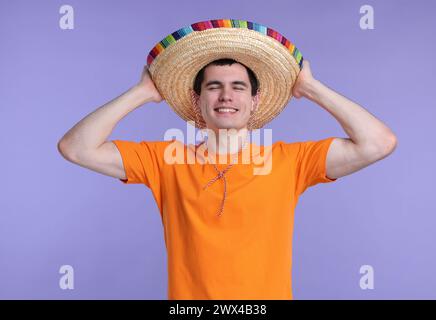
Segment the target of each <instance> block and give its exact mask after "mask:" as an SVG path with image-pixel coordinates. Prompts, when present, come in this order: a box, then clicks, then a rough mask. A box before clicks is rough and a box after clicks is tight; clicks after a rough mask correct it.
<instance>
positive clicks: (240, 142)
mask: <svg viewBox="0 0 436 320" xmlns="http://www.w3.org/2000/svg"><path fill="white" fill-rule="evenodd" d="M207 130H208V139H207V141H206V144H207V150H208V152H209V153H210V154H236V153H238V152H239V151H240V150H241V149H242V148H243V147H244V144H245V143H248V141H247V142H246V139H248V138H249V137H248V135H249V132H248V130H247V128H242V129H239V130H236V129H229V130H226V129H222V130H216V131H215V130H214V131H212V130H210V129H207Z"/></svg>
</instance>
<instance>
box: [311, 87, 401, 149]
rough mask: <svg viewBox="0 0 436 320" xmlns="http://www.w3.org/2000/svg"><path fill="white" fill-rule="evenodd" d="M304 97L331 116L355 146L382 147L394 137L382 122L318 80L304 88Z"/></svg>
mask: <svg viewBox="0 0 436 320" xmlns="http://www.w3.org/2000/svg"><path fill="white" fill-rule="evenodd" d="M305 97H306V98H308V99H309V100H311V101H313V102H315V103H317V104H318V105H319V106H321V107H322V108H324V109H325V110H327V111H328V112H329V113H330V114H331V115H333V116H334V117H335V118H336V120H337V121H338V122H339V123H340V124H341V126H342V128H343V129H344V130H345V132H346V133H347V135H348V136H349V137H350V139H351V140H352V141H353V142H354V143H355V144H357V145H360V146H370V147H373V146H377V145H380V146H381V147H383V146H384V145H385V144H386V143H389V142H390V140H391V139H392V138H393V137H394V134H393V132H392V131H391V130H390V129H389V128H388V127H387V126H386V125H385V124H384V123H383V122H381V121H380V120H378V119H377V118H376V117H374V116H373V115H372V114H371V113H369V112H368V111H366V110H365V109H364V108H363V107H361V106H360V105H358V104H357V103H354V102H353V101H351V100H349V99H347V98H346V97H344V96H342V95H340V94H339V93H337V92H335V91H333V90H332V89H330V88H328V87H327V86H326V85H324V84H322V83H321V82H320V81H318V80H314V81H311V82H310V84H309V85H308V86H307V87H306V91H305Z"/></svg>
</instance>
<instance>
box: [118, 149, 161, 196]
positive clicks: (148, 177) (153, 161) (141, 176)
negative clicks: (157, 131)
mask: <svg viewBox="0 0 436 320" xmlns="http://www.w3.org/2000/svg"><path fill="white" fill-rule="evenodd" d="M112 142H113V143H114V144H115V146H116V147H117V148H118V150H119V152H120V154H121V158H122V160H123V166H124V171H125V173H126V179H119V180H120V181H121V182H123V183H125V184H133V183H143V184H145V185H146V186H147V187H149V188H151V187H154V188H156V187H159V185H160V169H161V166H162V164H161V163H162V159H163V151H162V146H161V145H162V141H141V142H134V141H125V140H112Z"/></svg>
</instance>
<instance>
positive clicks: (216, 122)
mask: <svg viewBox="0 0 436 320" xmlns="http://www.w3.org/2000/svg"><path fill="white" fill-rule="evenodd" d="M240 23H241V22H240ZM234 25H238V26H240V25H241V24H232V26H234ZM193 26H194V25H193ZM209 26H212V27H210V28H216V29H220V28H221V29H222V30H213V31H216V32H222V34H220V36H223V35H224V36H228V37H233V36H234V37H235V38H232V39H233V40H235V39H240V38H241V37H238V35H237V34H236V33H235V34H233V33H229V31H230V30H227V29H224V28H223V27H222V25H221V24H220V23H217V22H215V23H213V24H212V23H210V24H209ZM217 26H218V27H217ZM245 26H246V25H245ZM251 26H253V25H251ZM203 31H204V30H203V29H202V30H198V32H199V33H201V32H203ZM209 31H211V30H210V29H209ZM239 31H241V30H238V32H239ZM252 31H254V32H255V33H253V32H252ZM232 32H233V31H232ZM241 32H244V35H245V36H247V35H248V36H252V37H253V38H255V37H259V34H258V33H260V32H259V31H258V30H255V28H254V27H253V29H250V30H246V29H244V30H242V31H241ZM268 34H273V35H275V36H276V34H275V33H268ZM191 35H192V37H191V36H190V37H185V38H181V39H178V41H177V42H178V44H177V45H179V44H180V46H182V45H184V44H183V42H182V41H184V40H186V41H188V40H189V41H196V40H195V37H196V35H197V33H192V34H191ZM212 37H213V36H212V35H211V38H212ZM265 37H266V36H265V34H261V35H260V38H256V40H259V39H261V41H263V42H264V43H265V48H264V50H267V49H268V48H273V50H279V51H280V50H282V49H283V48H281V47H280V48H279V49H277V46H276V43H272V44H271V43H270V42H268V41H270V39H266V38H265ZM245 39H246V38H245ZM276 39H277V38H276ZM202 41H203V44H204V39H202ZM235 41H240V42H241V45H240V47H241V50H244V53H246V52H247V47H246V46H245V45H244V44H245V41H248V40H243V41H241V40H235ZM274 41H275V40H274ZM211 43H212V44H213V46H211V49H210V50H209V53H210V55H211V56H210V57H209V62H208V63H207V64H205V63H204V62H203V64H202V67H201V68H200V67H193V68H192V69H193V70H192V71H191V73H190V74H188V75H187V71H184V70H185V69H184V68H183V67H182V66H181V62H180V61H175V60H176V58H175V57H172V58H171V59H170V58H169V57H168V55H170V54H172V53H171V52H170V51H169V50H166V51H165V52H164V53H160V55H161V56H160V57H158V58H156V57H157V56H155V57H153V58H155V59H159V60H157V62H156V63H162V65H161V66H160V67H157V66H156V64H154V65H153V64H152V65H151V66H152V68H153V71H152V73H153V77H154V79H156V82H154V81H152V78H151V74H150V72H149V69H148V68H147V67H145V68H144V70H143V73H142V77H141V81H140V82H139V83H138V84H137V85H135V86H133V87H132V88H131V89H129V90H128V91H127V92H125V93H124V94H122V95H121V96H119V97H118V98H116V99H114V100H112V101H110V102H109V103H107V104H106V105H104V106H102V107H100V108H99V109H97V110H96V111H94V112H93V113H91V114H90V115H88V116H87V117H85V118H84V119H83V120H81V121H80V122H79V123H77V124H76V125H75V126H74V127H73V128H72V129H70V131H68V132H67V133H66V134H65V136H64V137H63V138H62V139H61V140H60V142H59V144H58V149H59V151H60V152H61V154H62V155H63V156H64V157H65V158H66V159H67V160H69V161H71V162H73V163H76V164H78V165H81V166H83V167H85V168H88V169H91V170H94V171H97V172H100V173H102V174H105V175H109V176H112V177H115V178H118V179H120V180H121V181H122V182H123V183H143V184H145V185H146V186H147V187H149V188H150V189H151V191H152V193H153V196H154V199H155V201H156V203H157V205H158V208H159V211H160V214H161V218H162V223H163V226H164V233H165V244H166V248H167V253H168V277H169V281H168V297H169V299H292V298H293V297H292V281H291V280H292V279H291V268H292V259H291V258H292V234H293V214H294V209H295V206H296V204H297V201H298V197H299V195H300V194H302V193H303V192H304V191H305V190H306V189H307V188H308V187H310V186H313V185H315V184H317V183H324V182H332V181H335V180H336V179H337V178H339V177H342V176H345V175H348V174H351V173H353V172H355V171H357V170H360V169H362V168H364V167H366V166H368V165H370V164H372V163H374V162H376V161H378V160H380V159H383V158H385V157H386V156H387V155H389V154H390V153H392V152H393V150H394V149H395V146H396V137H395V135H394V134H393V132H392V131H391V130H390V129H389V128H388V127H387V126H386V125H384V124H383V123H382V122H381V121H379V120H378V119H376V118H375V117H374V116H372V115H371V114H370V113H368V112H367V111H366V110H365V109H363V108H362V107H361V106H359V105H357V104H356V103H354V102H352V101H350V100H348V99H347V98H345V97H343V96H341V95H340V94H338V93H336V92H334V91H333V90H331V89H329V88H328V87H327V86H325V85H324V84H322V83H321V82H320V81H318V80H316V79H314V77H313V76H312V73H311V70H310V64H309V62H308V61H307V60H304V61H302V60H301V61H300V62H301V64H300V66H299V68H301V71H299V72H298V73H295V74H294V73H292V72H293V71H292V70H293V69H292V67H295V66H298V65H297V64H295V61H293V60H292V61H291V60H289V61H291V62H290V63H289V66H290V68H291V69H289V70H285V71H283V73H284V74H285V76H289V75H293V77H290V78H289V79H291V80H292V81H291V82H290V83H288V82H287V80H286V79H285V80H283V81H279V80H276V79H274V78H272V77H270V76H267V75H268V74H269V73H274V72H275V73H277V72H281V70H282V69H283V65H284V64H283V63H277V62H275V61H272V60H270V61H265V60H268V59H266V58H262V59H258V60H256V61H258V63H259V65H256V64H255V63H253V64H252V67H253V68H256V71H257V72H255V71H254V70H252V68H250V67H248V66H247V65H249V64H250V61H251V60H253V58H252V57H250V58H248V59H246V61H244V63H242V62H241V61H235V59H233V60H232V59H227V58H226V56H228V55H231V53H234V52H235V50H236V49H235V47H237V46H238V45H235V43H237V42H232V41H223V43H222V44H220V45H221V47H217V43H216V42H215V41H211ZM228 43H231V45H230V47H229V48H228V50H227V51H226V50H224V49H226V48H227V47H226V46H227V45H228ZM281 43H286V41H282V42H281ZM172 45H173V46H175V45H174V44H172ZM192 47H194V48H195V47H197V46H190V48H192ZM174 48H175V47H174ZM220 48H221V49H223V48H224V49H223V50H222V52H221V53H220V54H219V55H218V56H219V58H218V59H216V58H215V57H216V53H215V52H216V51H219V50H220ZM249 50H252V52H251V53H250V54H252V55H255V54H257V53H258V52H259V49H249ZM294 50H295V49H294ZM174 51H177V50H174ZM205 51H206V52H207V51H208V49H207V46H203V47H202V49H201V51H199V52H198V53H197V55H198V56H201V55H202V54H204V52H205ZM261 51H262V50H261ZM262 52H263V51H262ZM274 52H276V51H274ZM286 52H287V53H285V54H289V51H286ZM294 52H295V51H294ZM276 53H277V52H276ZM166 54H168V55H166ZM179 54H180V53H179ZM280 54H281V53H280ZM247 55H249V53H247ZM277 55H278V53H277V54H276V56H277ZM233 56H234V57H235V54H233ZM289 56H290V55H289ZM294 56H295V55H294ZM196 57H197V56H196V54H195V53H194V54H193V59H195V58H196ZM244 57H245V56H244V55H241V56H240V58H241V60H243V59H244ZM288 58H289V57H286V59H288ZM192 61H196V60H192ZM192 61H188V62H186V63H187V64H189V63H192ZM149 62H150V61H149ZM171 62H173V63H174V65H177V66H179V67H180V68H181V70H182V71H180V74H183V76H184V77H187V78H188V79H189V81H188V82H187V83H188V85H186V86H183V84H180V83H181V81H182V80H178V79H179V78H178V76H177V74H176V75H175V74H174V72H175V71H174V68H171ZM153 63H154V62H153ZM261 63H265V64H264V65H261ZM149 64H150V63H149ZM271 66H272V67H271ZM165 68H168V70H169V71H165ZM269 68H271V69H269ZM285 68H286V67H285ZM198 70H200V71H198ZM170 71H171V79H170V78H169V75H165V72H168V74H170ZM297 75H298V77H297ZM277 76H278V75H277ZM280 79H281V78H280ZM165 81H167V82H168V81H170V83H173V86H180V87H177V88H175V89H174V90H173V88H172V87H171V86H168V85H167V84H166V83H165ZM156 83H158V87H159V88H160V89H159V90H158V89H157V87H156ZM288 85H290V87H289V88H288V87H287V86H288ZM281 86H283V87H284V88H288V89H289V92H290V93H291V94H292V96H294V97H296V98H301V97H305V98H307V99H310V100H311V101H313V102H315V103H316V104H318V105H319V106H321V107H322V108H324V109H325V110H326V111H328V112H329V113H330V114H331V115H332V116H333V117H334V118H335V119H336V120H337V121H338V122H339V123H340V124H341V126H342V127H343V128H344V130H345V132H346V133H347V135H348V138H336V137H330V138H326V139H323V140H320V141H306V142H294V143H285V142H282V141H279V142H276V143H274V144H273V145H272V147H271V148H270V149H268V150H267V149H266V148H261V151H262V152H261V153H263V156H264V158H263V159H264V161H266V162H269V163H270V169H271V170H270V171H268V172H266V173H265V172H263V173H260V174H254V172H255V170H254V168H255V165H254V163H253V161H250V162H249V163H241V161H240V159H239V157H240V155H241V152H242V150H243V149H244V148H246V147H247V142H246V141H247V139H246V138H247V135H248V133H249V132H250V130H251V129H253V128H260V127H262V126H263V125H264V124H265V123H266V122H268V121H270V120H271V119H272V118H273V117H274V116H275V115H277V114H278V113H279V111H280V110H281V109H280V108H282V107H283V103H277V102H276V103H274V101H275V100H270V102H269V103H265V101H266V100H267V99H268V98H271V96H273V98H274V97H275V98H277V99H280V97H281V96H280V95H281V94H282V93H283V91H274V90H278V89H277V88H279V89H280V88H281ZM262 88H263V90H262ZM176 89H177V90H176ZM160 92H164V94H163V95H164V96H165V97H166V99H165V100H166V101H167V102H168V103H169V104H170V106H171V107H173V109H174V110H175V111H176V112H177V113H178V114H179V115H181V116H182V117H183V118H184V119H192V120H194V121H196V125H197V126H198V127H199V128H207V129H208V130H209V133H210V134H212V133H213V134H215V137H216V139H207V141H205V143H203V144H200V145H195V146H194V145H184V144H183V143H181V142H176V141H155V142H152V141H141V142H140V143H137V142H132V141H122V140H114V141H107V138H108V136H109V135H110V133H111V131H112V130H113V128H114V127H115V125H116V124H117V123H118V122H119V121H120V120H121V119H122V118H123V117H124V116H125V115H126V114H128V113H129V112H131V111H133V110H134V109H136V108H137V107H139V106H141V105H143V104H145V103H148V102H156V103H157V102H160V101H162V100H163V97H162V95H161V93H160ZM174 92H181V94H180V96H178V97H176V98H175V96H173V94H175V93H174ZM187 97H190V100H189V101H188V100H187V99H188V98H187ZM262 97H263V98H262ZM262 99H263V100H262ZM288 99H289V96H287V95H286V94H285V95H284V96H283V101H284V102H286V101H288ZM262 103H264V104H262ZM184 105H186V107H185V109H182V107H183V106H184ZM180 106H182V107H180ZM177 108H180V109H177ZM268 108H273V109H268ZM274 108H275V109H274ZM271 115H272V116H271ZM223 129H228V130H226V131H224V134H223V133H222V132H223ZM220 131H221V132H220ZM213 134H212V136H213ZM235 137H236V139H234V138H235ZM174 143H178V146H179V147H181V148H182V149H183V150H184V159H183V160H184V162H183V163H178V164H175V163H170V162H169V161H168V159H167V156H168V154H167V153H166V151H167V150H168V148H169V147H170V146H171V145H172V144H174ZM248 146H249V147H252V146H253V144H251V143H248ZM201 148H203V149H201ZM199 151H201V152H199ZM265 154H267V156H266V157H265ZM189 155H191V156H194V158H195V159H198V160H200V161H195V163H187V162H186V160H187V159H188V158H189ZM216 155H225V156H226V157H227V156H229V158H230V160H231V162H230V163H229V162H225V163H216V162H213V161H212V162H210V161H209V160H210V159H211V156H212V158H213V157H214V156H216ZM259 155H260V153H258V154H250V157H251V158H250V160H254V158H255V157H257V156H259ZM234 159H237V160H238V161H236V162H235V161H233V160H234Z"/></svg>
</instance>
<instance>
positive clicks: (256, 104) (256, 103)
mask: <svg viewBox="0 0 436 320" xmlns="http://www.w3.org/2000/svg"><path fill="white" fill-rule="evenodd" d="M259 101H260V90H259V89H258V90H257V92H256V95H255V96H254V97H253V98H252V104H251V113H254V112H256V110H257V108H258V107H259Z"/></svg>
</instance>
